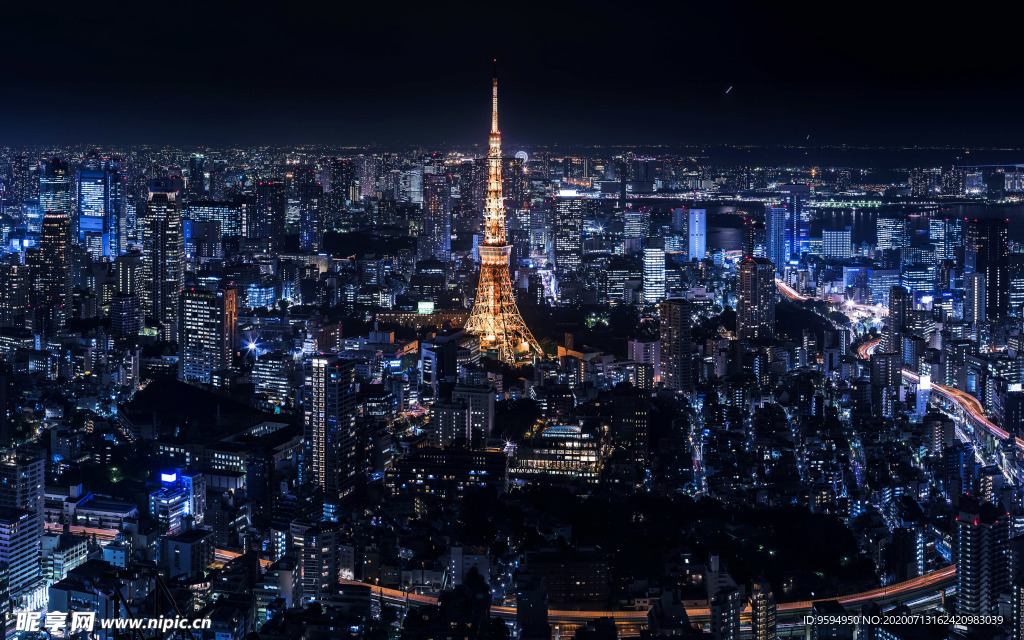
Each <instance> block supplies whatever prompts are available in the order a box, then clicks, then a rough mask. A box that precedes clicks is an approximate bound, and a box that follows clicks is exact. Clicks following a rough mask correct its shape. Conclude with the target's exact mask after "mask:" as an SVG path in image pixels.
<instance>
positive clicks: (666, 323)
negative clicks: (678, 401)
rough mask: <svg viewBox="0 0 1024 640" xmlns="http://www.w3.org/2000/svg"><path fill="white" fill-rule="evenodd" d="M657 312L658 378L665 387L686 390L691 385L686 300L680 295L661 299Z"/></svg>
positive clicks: (689, 313)
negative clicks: (658, 331)
mask: <svg viewBox="0 0 1024 640" xmlns="http://www.w3.org/2000/svg"><path fill="white" fill-rule="evenodd" d="M658 312H659V317H660V319H661V336H660V338H661V382H662V384H663V385H664V386H665V388H666V389H671V390H672V391H676V392H683V393H685V392H689V391H691V390H692V389H693V373H692V368H693V367H692V363H691V360H692V359H693V357H692V356H693V346H692V345H691V343H690V331H691V327H692V324H691V323H692V322H693V319H692V310H691V308H690V303H689V302H688V301H687V300H685V299H684V298H669V299H668V300H662V301H661V304H660V306H659V308H658Z"/></svg>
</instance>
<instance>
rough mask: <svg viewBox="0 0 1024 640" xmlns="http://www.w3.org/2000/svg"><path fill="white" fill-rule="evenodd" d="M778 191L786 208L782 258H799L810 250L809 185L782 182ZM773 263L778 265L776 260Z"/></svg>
mask: <svg viewBox="0 0 1024 640" xmlns="http://www.w3.org/2000/svg"><path fill="white" fill-rule="evenodd" d="M778 192H779V197H780V199H781V201H782V206H783V207H785V208H786V229H785V231H784V232H783V241H784V243H785V246H786V252H787V253H786V255H785V256H784V258H785V261H786V262H788V261H789V260H790V259H794V258H795V259H799V258H800V257H801V256H802V255H804V254H805V253H807V252H808V251H809V250H810V240H811V238H810V236H811V217H810V208H809V206H808V205H809V204H810V201H811V185H809V184H783V185H779V187H778ZM770 257H771V256H769V258H770ZM775 264H776V266H778V265H779V263H777V262H776V263H775Z"/></svg>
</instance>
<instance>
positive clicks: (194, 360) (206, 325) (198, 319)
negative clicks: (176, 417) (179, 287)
mask: <svg viewBox="0 0 1024 640" xmlns="http://www.w3.org/2000/svg"><path fill="white" fill-rule="evenodd" d="M179 303H180V307H181V310H180V319H179V320H178V336H179V337H178V350H179V352H178V377H179V378H180V379H182V380H185V381H188V382H199V383H202V384H209V383H210V381H211V380H210V378H211V374H213V372H214V371H217V370H218V369H227V368H229V367H230V366H231V358H232V355H233V354H234V350H235V345H236V337H235V336H236V332H237V327H238V297H237V293H236V291H235V290H234V289H221V290H218V291H207V290H205V289H197V288H195V287H190V288H187V289H185V290H184V291H182V292H181V296H180V298H179Z"/></svg>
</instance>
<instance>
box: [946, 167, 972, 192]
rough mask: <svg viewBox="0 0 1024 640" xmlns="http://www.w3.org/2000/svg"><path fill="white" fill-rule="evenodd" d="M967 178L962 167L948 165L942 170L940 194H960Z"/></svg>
mask: <svg viewBox="0 0 1024 640" xmlns="http://www.w3.org/2000/svg"><path fill="white" fill-rule="evenodd" d="M966 180H967V172H966V171H964V170H963V169H957V168H956V167H950V168H949V169H943V170H942V195H944V196H962V195H964V187H965V184H966Z"/></svg>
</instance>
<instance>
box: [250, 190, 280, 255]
mask: <svg viewBox="0 0 1024 640" xmlns="http://www.w3.org/2000/svg"><path fill="white" fill-rule="evenodd" d="M255 191H256V204H255V206H254V207H253V216H252V223H251V224H250V225H249V233H250V237H252V238H260V239H263V238H265V239H266V240H267V249H268V251H270V252H271V253H275V252H279V251H283V250H284V229H285V216H286V214H287V204H288V201H287V198H286V197H285V191H284V182H282V181H281V180H277V179H269V178H268V179H265V180H259V181H257V182H256V189H255Z"/></svg>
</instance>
